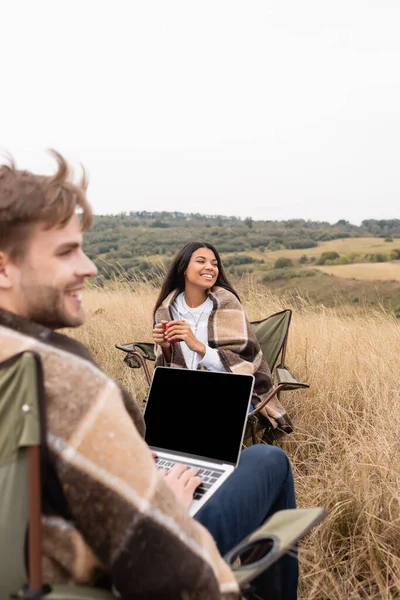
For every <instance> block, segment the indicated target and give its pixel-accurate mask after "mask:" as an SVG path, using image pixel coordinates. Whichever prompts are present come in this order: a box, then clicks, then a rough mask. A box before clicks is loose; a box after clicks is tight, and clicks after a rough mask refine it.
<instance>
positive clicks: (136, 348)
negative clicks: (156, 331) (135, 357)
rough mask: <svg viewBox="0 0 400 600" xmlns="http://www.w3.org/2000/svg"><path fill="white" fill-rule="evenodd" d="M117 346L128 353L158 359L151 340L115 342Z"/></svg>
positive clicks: (153, 359) (148, 358) (152, 359)
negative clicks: (128, 342) (125, 342)
mask: <svg viewBox="0 0 400 600" xmlns="http://www.w3.org/2000/svg"><path fill="white" fill-rule="evenodd" d="M115 347H116V348H118V350H122V352H126V353H127V354H140V356H141V357H142V358H144V359H145V360H151V361H153V362H154V361H155V360H156V355H155V352H154V344H153V343H150V342H131V343H130V344H115Z"/></svg>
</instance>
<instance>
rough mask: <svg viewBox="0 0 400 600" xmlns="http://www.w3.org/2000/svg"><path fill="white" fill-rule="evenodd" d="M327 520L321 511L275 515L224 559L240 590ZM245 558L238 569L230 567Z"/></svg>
mask: <svg viewBox="0 0 400 600" xmlns="http://www.w3.org/2000/svg"><path fill="white" fill-rule="evenodd" d="M326 516H327V511H326V509H325V508H321V507H316V508H298V509H288V510H280V511H278V512H276V513H275V514H274V515H272V517H271V518H270V519H268V521H266V522H265V523H264V524H263V525H261V527H259V528H258V529H256V531H254V532H253V533H251V534H250V535H249V536H248V537H246V538H245V539H244V540H242V541H241V542H240V543H239V544H238V545H237V546H235V548H233V549H232V550H231V551H230V552H229V553H228V554H226V555H225V556H224V559H225V561H226V562H227V563H228V564H229V565H230V567H231V569H232V571H233V572H234V574H235V577H236V580H237V582H238V583H239V585H240V587H241V589H242V590H245V589H246V587H247V586H248V585H249V584H250V582H251V581H252V580H253V579H254V578H255V577H257V576H258V575H260V574H261V573H262V572H263V571H265V570H266V569H268V568H269V567H270V566H271V565H273V564H274V563H275V562H276V561H277V560H278V559H279V558H281V556H282V555H283V554H285V553H287V552H290V550H295V545H296V544H297V542H298V541H299V540H300V539H301V538H303V537H304V536H305V535H306V534H307V533H308V532H309V531H310V530H311V529H312V528H313V527H315V526H316V525H318V524H319V523H321V521H323V519H325V517H326ZM243 554H244V555H245V559H244V561H243V563H242V564H241V565H240V566H239V567H235V566H233V565H234V563H235V562H236V560H237V559H238V558H240V557H241V556H243Z"/></svg>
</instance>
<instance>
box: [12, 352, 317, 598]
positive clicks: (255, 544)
mask: <svg viewBox="0 0 400 600" xmlns="http://www.w3.org/2000/svg"><path fill="white" fill-rule="evenodd" d="M43 402H44V386H43V376H42V367H41V362H40V357H39V356H38V355H37V354H36V353H34V352H30V351H25V352H21V353H20V354H17V355H15V356H13V357H11V358H10V359H8V360H6V361H4V362H2V363H0V489H1V502H0V556H1V560H0V599H1V600H8V599H9V598H19V599H20V600H112V599H113V598H117V597H118V594H117V592H115V594H114V593H113V592H109V591H106V590H101V589H95V588H91V587H86V586H84V587H83V586H73V585H55V586H48V585H44V584H43V580H42V567H41V542H42V536H41V490H42V482H41V440H43V433H44V428H43V411H42V408H43V405H44V404H43ZM325 515H326V512H325V509H323V508H311V509H297V510H284V511H279V512H277V513H275V514H274V515H273V516H272V517H271V518H270V519H269V520H268V521H267V522H266V523H264V525H263V526H262V527H260V528H259V529H257V530H256V531H255V532H253V533H252V534H251V535H250V536H248V537H247V538H246V539H245V540H243V541H242V542H241V543H240V544H239V545H238V546H237V547H236V548H234V549H233V550H232V551H231V552H230V553H229V554H228V555H226V557H225V560H226V561H227V562H228V563H229V564H230V565H232V570H233V571H234V573H235V575H236V578H237V581H238V582H239V585H240V588H241V590H242V594H243V598H248V597H251V596H249V595H248V594H249V593H251V587H250V586H251V581H252V580H253V579H254V578H255V577H256V576H257V575H259V574H260V573H262V572H263V571H264V570H265V569H267V568H269V567H270V566H271V565H272V564H273V563H274V562H275V561H276V560H278V559H279V558H280V557H281V556H282V555H283V554H284V553H285V552H288V551H289V550H290V549H291V548H292V547H294V545H295V544H296V543H297V542H298V541H299V540H300V539H301V538H302V537H303V536H304V535H305V534H306V533H307V532H308V531H310V529H311V528H312V527H314V526H315V525H317V524H318V523H319V522H321V521H322V520H323V519H324V517H325ZM26 540H27V541H28V543H27V546H25V542H26ZM244 554H245V555H246V564H244V562H243V564H241V565H240V566H234V565H235V564H237V562H240V557H241V556H242V555H244ZM26 557H27V559H26ZM25 559H26V560H25ZM238 559H239V560H238ZM26 562H27V568H26Z"/></svg>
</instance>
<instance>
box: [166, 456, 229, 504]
mask: <svg viewBox="0 0 400 600" xmlns="http://www.w3.org/2000/svg"><path fill="white" fill-rule="evenodd" d="M155 461H156V466H157V469H166V470H167V471H170V470H171V469H172V467H173V466H174V464H175V463H178V464H179V463H180V464H184V465H185V466H186V467H188V468H191V467H194V468H195V469H197V471H198V475H199V477H201V479H202V482H201V484H200V485H199V487H198V488H196V491H195V493H194V496H193V500H200V499H201V498H202V496H204V494H205V493H206V492H207V490H209V489H210V487H211V486H212V484H213V483H215V482H216V481H217V479H219V478H220V477H221V475H223V474H224V473H225V471H221V470H220V469H214V468H212V469H205V468H203V467H199V466H198V465H190V464H187V463H186V462H183V461H182V462H181V461H178V460H175V461H173V460H168V459H165V458H159V457H156V459H155Z"/></svg>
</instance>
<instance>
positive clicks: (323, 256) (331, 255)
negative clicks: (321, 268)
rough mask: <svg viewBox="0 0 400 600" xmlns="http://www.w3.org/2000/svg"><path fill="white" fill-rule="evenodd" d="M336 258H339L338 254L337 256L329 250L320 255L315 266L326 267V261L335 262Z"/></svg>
mask: <svg viewBox="0 0 400 600" xmlns="http://www.w3.org/2000/svg"><path fill="white" fill-rule="evenodd" d="M337 258H340V254H338V253H337V252H335V251H334V250H329V251H327V252H323V253H322V254H321V256H320V257H319V259H318V260H317V262H316V264H317V265H326V264H327V261H328V260H329V261H333V260H336V259H337ZM330 264H332V263H330Z"/></svg>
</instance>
